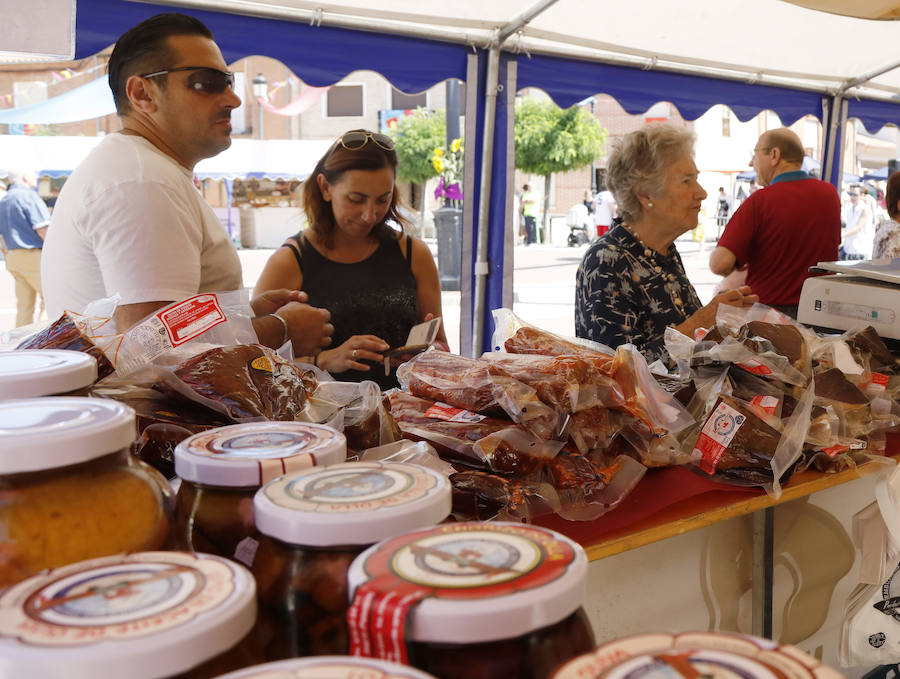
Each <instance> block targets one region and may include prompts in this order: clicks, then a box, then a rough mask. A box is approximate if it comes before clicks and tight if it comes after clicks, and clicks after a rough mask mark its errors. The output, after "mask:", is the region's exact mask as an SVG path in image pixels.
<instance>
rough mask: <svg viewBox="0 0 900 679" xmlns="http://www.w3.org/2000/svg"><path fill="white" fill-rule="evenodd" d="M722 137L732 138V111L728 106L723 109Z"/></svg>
mask: <svg viewBox="0 0 900 679" xmlns="http://www.w3.org/2000/svg"><path fill="white" fill-rule="evenodd" d="M722 136H723V137H730V136H731V109H730V108H728V107H727V106H723V107H722Z"/></svg>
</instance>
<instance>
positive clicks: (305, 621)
mask: <svg viewBox="0 0 900 679" xmlns="http://www.w3.org/2000/svg"><path fill="white" fill-rule="evenodd" d="M254 504H255V509H256V525H257V527H258V528H259V531H260V533H262V535H263V537H261V538H260V544H259V550H258V551H257V553H256V560H255V561H254V564H253V575H254V576H255V577H256V583H257V590H258V592H259V603H260V620H261V625H265V626H267V627H268V632H267V634H266V644H265V649H266V658H267V659H268V660H276V659H281V658H289V657H295V656H306V655H331V654H337V655H342V654H346V653H347V651H348V649H349V639H348V633H347V623H346V613H347V604H348V592H347V570H348V568H349V567H350V564H351V563H352V562H353V560H354V559H355V558H356V557H357V556H358V555H359V554H360V553H361V552H362V551H363V550H364V549H366V548H367V547H368V546H370V545H372V544H374V543H376V542H378V541H379V540H382V539H384V538H386V537H390V536H392V535H397V534H398V533H403V532H406V531H409V530H414V529H417V528H421V527H423V526H432V525H434V524H436V523H438V522H440V521H443V520H444V519H445V518H446V517H447V515H448V514H449V513H450V482H449V481H448V479H447V477H446V476H445V475H443V474H440V473H438V472H435V471H432V470H431V469H426V468H425V467H421V466H419V465H414V464H403V463H382V462H348V463H344V464H338V465H332V466H330V467H326V468H323V469H309V470H306V471H303V472H299V473H296V474H288V475H286V476H284V477H282V478H280V479H276V480H275V481H272V482H270V483H268V484H266V485H265V486H263V487H262V488H261V489H260V491H259V492H258V493H257V494H256V498H255V500H254Z"/></svg>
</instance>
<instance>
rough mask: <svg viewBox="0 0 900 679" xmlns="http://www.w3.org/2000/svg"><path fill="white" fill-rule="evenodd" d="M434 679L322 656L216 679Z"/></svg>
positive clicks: (391, 666)
mask: <svg viewBox="0 0 900 679" xmlns="http://www.w3.org/2000/svg"><path fill="white" fill-rule="evenodd" d="M324 677H327V678H328V679H434V677H432V676H431V675H430V674H425V673H424V672H421V671H419V670H417V669H415V668H413V667H409V666H407V665H398V664H397V663H393V662H385V661H384V660H375V659H373V658H355V657H352V656H339V655H322V656H318V657H316V658H295V659H293V660H282V661H280V662H271V663H266V664H265V665H257V666H256V667H248V668H247V669H244V670H239V671H237V672H232V673H231V674H226V675H224V676H222V677H219V678H218V679H323V678H324Z"/></svg>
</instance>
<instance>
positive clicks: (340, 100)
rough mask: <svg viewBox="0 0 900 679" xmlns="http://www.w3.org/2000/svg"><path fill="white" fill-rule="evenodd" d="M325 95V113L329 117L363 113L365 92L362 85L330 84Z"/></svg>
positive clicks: (361, 114)
mask: <svg viewBox="0 0 900 679" xmlns="http://www.w3.org/2000/svg"><path fill="white" fill-rule="evenodd" d="M326 97H327V99H326V103H325V115H327V116H328V117H329V118H347V117H359V116H363V115H365V93H364V92H363V86H362V85H332V86H331V88H330V89H329V90H328V94H327V95H326Z"/></svg>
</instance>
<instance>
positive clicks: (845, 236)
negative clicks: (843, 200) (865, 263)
mask: <svg viewBox="0 0 900 679" xmlns="http://www.w3.org/2000/svg"><path fill="white" fill-rule="evenodd" d="M862 191H863V189H861V188H860V187H859V186H852V187H850V191H849V195H850V203H849V204H848V205H845V206H844V207H843V209H842V214H841V221H842V222H843V223H844V228H843V229H841V247H840V249H839V251H838V256H839V257H840V259H844V260H847V259H871V258H872V242H873V241H874V239H875V225H874V223H873V220H872V213H871V212H870V211H869V208H868V206H867V205H866V204H865V202H864V201H863V199H862Z"/></svg>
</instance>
